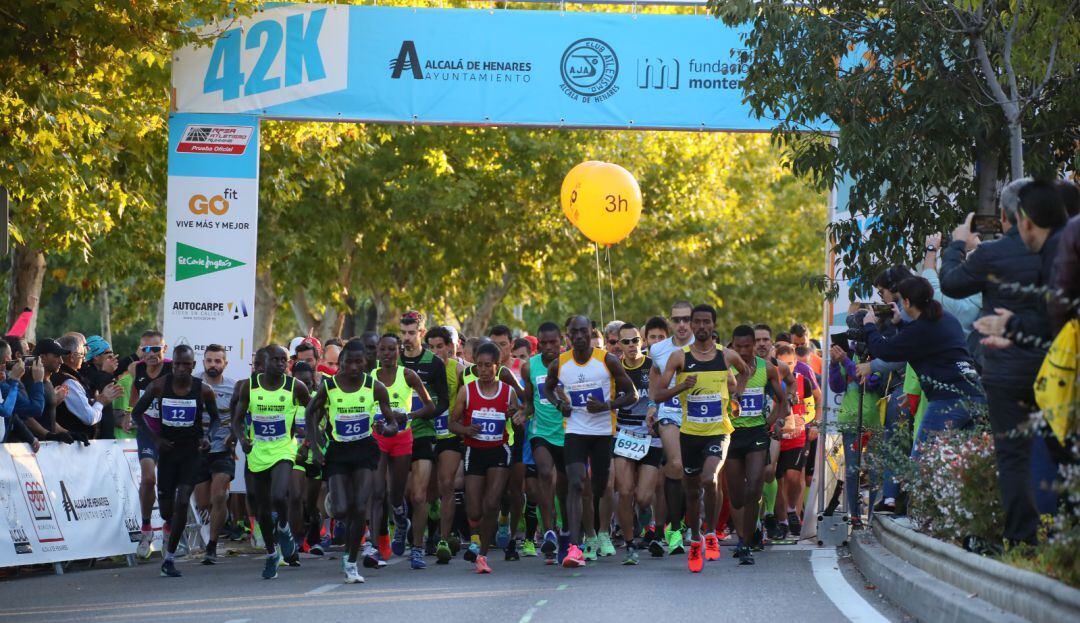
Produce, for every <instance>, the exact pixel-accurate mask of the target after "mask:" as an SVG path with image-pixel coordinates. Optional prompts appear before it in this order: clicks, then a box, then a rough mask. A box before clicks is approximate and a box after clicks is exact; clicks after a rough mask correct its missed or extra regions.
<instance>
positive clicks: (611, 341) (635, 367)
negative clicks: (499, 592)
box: [131, 302, 821, 583]
mask: <svg viewBox="0 0 1080 623" xmlns="http://www.w3.org/2000/svg"><path fill="white" fill-rule="evenodd" d="M669 319H670V320H668V319H664V318H662V317H654V318H650V319H649V320H648V321H647V322H646V323H645V325H644V326H643V327H641V328H639V327H637V326H635V325H632V324H629V323H620V322H614V323H611V324H609V325H608V326H607V327H605V328H604V331H603V332H600V331H599V330H598V329H597V328H596V327H595V326H594V325H593V323H592V322H591V321H590V320H589V319H588V318H586V317H584V316H574V317H571V318H569V319H568V320H567V321H566V323H565V324H564V325H563V326H562V327H560V326H559V325H558V324H556V323H553V322H545V323H543V324H541V325H540V326H539V327H538V330H537V332H536V336H535V338H534V339H533V340H532V341H529V340H526V339H524V338H518V339H517V340H514V339H513V334H512V332H511V331H510V329H508V328H507V327H505V326H501V325H500V326H496V327H493V328H492V329H491V330H490V331H489V335H488V336H487V337H485V338H469V339H468V340H459V339H458V336H457V334H456V331H454V330H453V329H452V328H450V327H441V326H437V327H433V328H431V329H427V330H426V331H425V329H424V326H425V323H424V318H423V316H422V315H421V314H419V313H417V312H407V313H406V314H404V315H403V316H402V318H401V320H400V326H399V331H398V332H397V333H387V334H385V335H382V336H378V335H376V334H374V333H365V334H364V335H363V336H361V337H358V338H353V339H350V340H348V341H347V342H345V343H343V344H335V345H333V346H329V345H328V346H327V347H326V348H325V349H322V348H321V344H318V342H317V341H315V340H300V341H299V343H295V342H294V344H293V347H292V352H291V353H290V351H288V350H286V349H285V348H283V347H281V346H277V345H269V346H267V347H264V348H262V349H260V350H259V351H257V353H256V354H255V358H254V361H253V372H252V374H251V375H250V377H249V378H246V379H242V380H240V381H236V382H234V381H233V380H232V379H229V378H227V377H225V376H224V371H225V368H226V366H227V353H226V351H225V349H224V348H222V347H220V346H215V345H211V346H209V347H207V348H206V349H205V351H204V353H203V372H202V375H201V377H199V378H197V377H196V376H195V375H194V374H193V371H194V367H195V353H194V351H193V350H192V349H191V348H190V347H188V346H177V347H175V348H174V349H173V351H172V360H171V361H170V362H167V361H166V360H165V353H166V352H167V350H166V345H165V344H164V343H163V338H162V336H161V335H160V334H159V333H156V332H148V333H147V334H145V335H144V336H143V341H142V344H141V346H140V357H141V361H139V362H137V363H136V364H134V365H133V366H132V369H131V373H132V376H133V379H134V382H133V385H132V400H133V404H134V405H135V406H134V408H133V410H132V417H133V418H134V421H135V422H136V423H137V425H138V431H139V435H138V446H139V457H140V459H141V462H142V466H143V471H142V475H143V482H142V486H141V487H142V488H141V501H142V506H143V526H142V528H143V536H142V540H141V542H140V545H139V554H140V555H143V556H148V555H149V552H150V544H151V541H152V531H151V529H150V514H151V511H152V509H153V504H154V494H155V489H156V493H157V499H158V501H159V504H160V511H161V516H162V517H163V518H164V519H165V536H166V538H165V552H164V562H163V564H162V566H161V573H162V575H165V576H170V577H178V576H180V575H181V573H180V571H179V570H178V569H177V568H176V565H175V558H176V552H177V550H178V547H179V546H180V543H181V533H182V532H183V526H185V525H186V524H187V513H188V500H189V498H190V497H191V495H192V493H193V491H194V492H195V493H196V499H197V500H203V502H201V503H200V508H203V507H206V508H209V509H210V510H209V511H208V519H209V523H210V526H209V528H210V535H211V540H210V541H209V542H208V543H207V547H206V553H205V555H204V558H203V562H204V563H206V564H214V563H215V562H216V561H217V543H216V538H217V535H218V534H220V533H221V531H222V529H223V528H224V527H225V522H226V518H227V517H228V515H229V514H232V515H233V516H234V517H237V516H240V517H247V516H248V515H251V516H253V517H254V518H255V520H256V522H257V524H258V528H259V531H260V532H261V534H262V537H263V539H262V540H263V542H264V544H265V548H266V554H267V555H266V559H265V565H264V569H263V573H262V576H263V577H264V578H267V579H271V578H274V577H277V573H278V568H279V566H281V565H293V566H298V565H299V564H300V562H299V552H300V551H302V550H303V551H309V552H310V553H311V554H315V555H321V554H322V553H323V552H324V549H325V547H326V544H327V543H328V541H327V536H328V535H332V534H333V533H334V532H335V530H334V529H333V528H332V527H331V526H337V527H338V530H340V531H341V534H340V536H341V537H342V538H343V541H344V546H345V555H344V557H343V573H344V575H345V582H346V583H358V582H363V581H364V580H363V577H362V576H361V575H360V573H359V567H360V565H363V566H364V567H365V568H370V569H379V568H381V567H383V566H385V565H386V560H387V559H388V558H389V557H390V556H393V555H396V556H404V555H408V557H409V562H410V565H411V567H412V569H424V568H426V566H427V561H426V558H427V557H428V556H433V557H434V558H435V560H436V562H437V563H439V564H448V563H450V562H451V561H452V560H453V559H454V558H455V557H456V556H457V555H458V554H459V553H460V554H461V555H462V557H463V558H464V560H466V561H468V562H469V563H471V565H472V566H473V569H474V570H475V571H476V572H477V573H491V571H492V567H491V562H490V560H489V554H490V553H491V550H492V548H498V549H502V550H503V553H504V558H505V560H508V561H513V560H519V559H520V557H521V556H538V557H541V558H542V559H543V560H544V562H545V563H546V564H550V565H555V564H559V565H562V566H564V567H581V566H585V565H586V564H587V562H588V561H593V560H596V559H597V557H602V556H614V555H616V554H617V550H616V546H619V547H621V548H622V549H623V555H622V563H623V564H625V565H636V564H638V562H639V552H644V551H647V552H648V553H649V554H650V555H651V556H655V557H660V556H665V555H682V554H684V553H685V555H686V560H687V566H688V568H689V570H690V571H691V572H695V573H696V572H700V571H701V570H702V568H703V566H704V561H705V560H717V559H719V558H720V556H721V552H720V543H721V541H722V540H724V539H725V538H726V537H727V526H728V525H729V523H730V525H733V526H734V531H735V534H736V536H737V539H738V540H737V545H736V547H735V558H736V559H737V560H738V562H739V564H742V565H751V564H754V557H753V552H754V551H755V550H760V549H761V548H762V547H763V546H764V544H765V542H766V538H770V539H780V538H785V537H786V536H788V535H798V534H799V531H800V515H801V512H800V509H801V506H802V505H801V503H800V500H801V498H802V495H803V490H804V487H805V484H807V482H808V481H809V477H810V476H809V475H810V473H811V472H812V463H813V462H812V461H808V460H807V457H808V455H810V454H811V453H812V452H813V446H814V443H815V442H814V440H815V439H816V429H815V425H816V421H817V418H816V415H817V413H818V412H819V410H820V408H821V400H820V392H819V391H818V389H817V388H818V380H817V378H816V375H817V374H820V372H819V371H818V372H815V371H814V369H813V367H812V366H813V365H814V363H815V362H814V357H815V354H814V351H813V348H812V346H811V345H810V344H809V343H808V341H807V338H806V332H805V329H803V330H801V331H799V330H798V326H796V327H793V329H796V330H795V331H793V332H792V334H790V335H785V336H783V337H784V341H782V342H777V343H775V344H774V343H773V340H772V332H771V330H770V329H769V328H768V327H766V326H764V325H757V326H749V325H741V326H738V327H736V328H735V329H734V330H733V331H732V334H731V336H730V338H729V339H724V340H721V339H720V336H719V335H718V333H717V329H716V312H715V310H714V309H713V308H712V307H710V306H709V305H704V304H702V305H697V306H692V305H690V304H689V303H685V302H679V303H676V304H675V305H674V306H673V307H672V309H671V314H670V317H669ZM669 327H670V330H669ZM725 343H726V344H727V346H725V345H724V344H725ZM534 353H535V354H534ZM236 445H239V446H240V448H239V450H236V449H235V446H236ZM237 458H241V459H242V462H243V463H244V466H243V468H242V473H243V478H244V480H245V488H246V491H247V506H248V508H247V509H236V508H232V509H229V508H227V507H228V499H229V496H228V490H229V483H230V481H231V480H232V479H233V474H234V472H235V471H237V468H236V460H237ZM155 478H156V479H155ZM761 504H764V511H765V512H764V513H762V512H761V508H760V505H761ZM777 506H778V507H779V513H777V512H776V511H777V509H776V507H777ZM230 512H231V513H230ZM777 515H779V520H778V519H777ZM177 526H179V527H180V528H179V529H177V528H176V527H177ZM170 527H172V529H171V530H170Z"/></svg>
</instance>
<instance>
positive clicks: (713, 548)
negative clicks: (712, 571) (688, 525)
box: [705, 533, 720, 560]
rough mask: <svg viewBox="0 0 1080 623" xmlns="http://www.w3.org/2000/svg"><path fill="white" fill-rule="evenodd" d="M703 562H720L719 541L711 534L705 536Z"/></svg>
mask: <svg viewBox="0 0 1080 623" xmlns="http://www.w3.org/2000/svg"><path fill="white" fill-rule="evenodd" d="M705 560H720V539H718V538H716V535H715V534H713V533H710V534H706V535H705Z"/></svg>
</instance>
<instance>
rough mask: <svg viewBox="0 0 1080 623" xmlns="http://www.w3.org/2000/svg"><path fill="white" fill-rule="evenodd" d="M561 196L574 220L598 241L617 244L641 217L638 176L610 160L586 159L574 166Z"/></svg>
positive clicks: (589, 235) (567, 177)
mask: <svg viewBox="0 0 1080 623" xmlns="http://www.w3.org/2000/svg"><path fill="white" fill-rule="evenodd" d="M585 165H588V166H585ZM561 199H562V204H563V211H564V212H565V213H566V216H567V218H569V219H570V222H571V223H573V224H574V225H575V226H576V227H577V228H578V229H579V230H581V233H583V234H585V236H586V237H587V238H588V239H589V240H592V241H593V242H596V243H598V244H605V245H612V244H617V243H618V242H620V241H622V240H623V239H624V238H626V237H627V236H629V235H630V232H632V231H634V228H635V227H637V224H638V221H640V220H641V189H640V188H639V187H638V183H637V180H635V179H634V176H633V175H631V174H630V172H629V171H627V170H626V169H624V168H622V167H620V166H619V165H617V164H612V163H610V162H583V163H581V164H579V165H578V166H576V167H574V168H573V169H571V170H570V173H568V174H567V176H566V179H565V180H564V181H563V187H562V192H561Z"/></svg>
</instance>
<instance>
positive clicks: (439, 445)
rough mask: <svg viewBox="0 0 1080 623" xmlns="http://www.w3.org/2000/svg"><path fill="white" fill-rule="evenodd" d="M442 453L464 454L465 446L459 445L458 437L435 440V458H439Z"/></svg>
mask: <svg viewBox="0 0 1080 623" xmlns="http://www.w3.org/2000/svg"><path fill="white" fill-rule="evenodd" d="M443 452H457V453H458V454H464V453H465V446H464V445H463V444H462V443H461V438H460V437H447V438H446V439H436V440H435V456H436V457H437V456H439V455H440V454H442V453H443Z"/></svg>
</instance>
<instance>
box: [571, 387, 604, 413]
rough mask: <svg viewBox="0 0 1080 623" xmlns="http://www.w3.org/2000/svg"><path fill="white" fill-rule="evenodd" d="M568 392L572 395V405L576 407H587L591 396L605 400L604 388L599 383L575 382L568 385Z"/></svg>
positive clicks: (601, 400) (600, 400)
mask: <svg viewBox="0 0 1080 623" xmlns="http://www.w3.org/2000/svg"><path fill="white" fill-rule="evenodd" d="M566 394H567V395H568V396H569V397H570V406H572V407H574V408H575V409H584V408H586V405H588V403H589V397H592V398H594V399H596V400H597V401H598V402H604V390H603V389H602V388H601V387H600V384H599V383H574V384H573V385H568V386H567V388H566Z"/></svg>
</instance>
